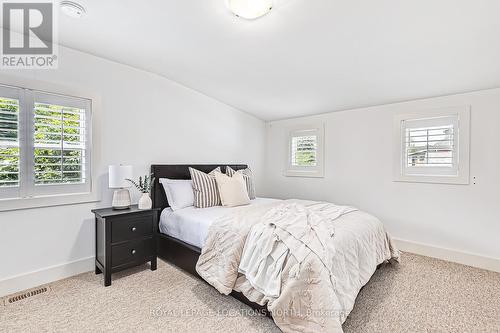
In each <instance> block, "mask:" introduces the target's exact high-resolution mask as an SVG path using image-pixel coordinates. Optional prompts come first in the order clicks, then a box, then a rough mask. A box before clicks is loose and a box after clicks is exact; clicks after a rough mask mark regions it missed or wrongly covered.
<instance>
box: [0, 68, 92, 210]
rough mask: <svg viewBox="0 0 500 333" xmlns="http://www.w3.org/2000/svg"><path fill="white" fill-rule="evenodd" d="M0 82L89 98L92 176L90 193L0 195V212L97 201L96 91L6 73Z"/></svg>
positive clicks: (10, 85)
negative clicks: (27, 195)
mask: <svg viewBox="0 0 500 333" xmlns="http://www.w3.org/2000/svg"><path fill="white" fill-rule="evenodd" d="M0 85H1V86H4V87H9V88H14V89H28V90H37V91H38V92H42V93H46V94H52V95H61V96H64V97H69V98H71V97H73V98H78V99H86V100H89V101H90V110H91V116H90V118H91V119H89V123H90V124H91V126H90V132H89V147H90V149H89V151H90V154H89V158H90V163H89V164H90V173H91V175H92V177H91V180H90V192H83V193H82V192H78V191H75V193H63V194H37V195H36V196H33V197H17V198H12V197H11V198H0V212H2V211H11V210H20V209H31V208H40V207H50V206H60V205H73V204H83V203H91V202H98V201H100V200H101V193H100V191H99V188H100V180H99V179H98V176H97V173H96V171H97V170H98V163H99V160H98V159H97V157H98V156H100V147H99V146H98V145H97V146H96V145H95V143H96V142H99V133H100V122H99V117H100V106H101V99H100V96H99V94H98V93H97V92H95V91H89V90H86V89H82V88H80V87H79V86H74V85H72V84H69V83H68V84H65V85H59V84H54V83H51V82H45V81H39V80H34V79H26V78H22V77H15V76H7V75H6V76H5V78H3V80H2V82H0ZM25 128H27V127H25ZM21 166H22V164H21Z"/></svg>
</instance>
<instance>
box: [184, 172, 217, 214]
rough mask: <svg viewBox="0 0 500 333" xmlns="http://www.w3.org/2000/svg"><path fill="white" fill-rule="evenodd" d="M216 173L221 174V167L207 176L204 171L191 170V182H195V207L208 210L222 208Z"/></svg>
mask: <svg viewBox="0 0 500 333" xmlns="http://www.w3.org/2000/svg"><path fill="white" fill-rule="evenodd" d="M215 172H220V167H217V168H215V169H214V170H212V171H211V172H210V173H208V174H206V173H204V172H202V171H199V170H196V169H193V168H189V173H190V174H191V180H192V181H193V192H194V206H195V207H198V208H207V207H212V206H220V204H221V202H220V196H219V190H218V189H217V183H216V181H215Z"/></svg>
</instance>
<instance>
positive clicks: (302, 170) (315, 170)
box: [284, 122, 325, 178]
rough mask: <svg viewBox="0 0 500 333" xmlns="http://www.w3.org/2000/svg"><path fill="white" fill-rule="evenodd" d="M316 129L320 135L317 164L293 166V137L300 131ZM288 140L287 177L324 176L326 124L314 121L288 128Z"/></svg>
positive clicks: (285, 172) (285, 173)
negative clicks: (312, 165)
mask: <svg viewBox="0 0 500 333" xmlns="http://www.w3.org/2000/svg"><path fill="white" fill-rule="evenodd" d="M306 131H315V132H316V135H317V137H318V139H317V144H318V148H317V150H316V161H317V163H316V166H314V167H300V166H292V149H291V146H292V138H293V137H297V136H299V135H297V134H298V133H300V132H306ZM287 135H288V136H287V140H286V151H287V157H286V164H285V171H284V175H285V176H286V177H311V178H323V177H324V170H325V153H324V147H325V124H324V123H323V122H321V123H312V124H305V125H301V126H295V127H291V128H288V130H287Z"/></svg>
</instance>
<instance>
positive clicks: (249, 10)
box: [227, 0, 273, 20]
mask: <svg viewBox="0 0 500 333" xmlns="http://www.w3.org/2000/svg"><path fill="white" fill-rule="evenodd" d="M227 6H228V7H229V10H231V11H232V12H233V14H235V15H237V16H239V17H242V18H245V19H248V20H253V19H256V18H258V17H261V16H263V15H266V14H267V13H269V12H270V11H271V8H272V7H273V1H272V0H227Z"/></svg>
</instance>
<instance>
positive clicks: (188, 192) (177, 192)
mask: <svg viewBox="0 0 500 333" xmlns="http://www.w3.org/2000/svg"><path fill="white" fill-rule="evenodd" d="M160 184H162V185H163V189H164V190H165V194H166V195H167V200H168V204H169V205H170V208H172V210H178V209H181V208H185V207H190V206H193V205H194V193H193V182H192V180H191V179H168V178H160Z"/></svg>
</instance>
